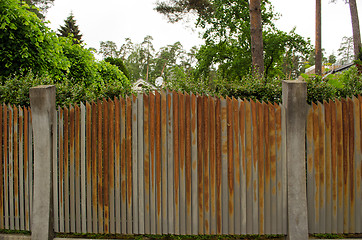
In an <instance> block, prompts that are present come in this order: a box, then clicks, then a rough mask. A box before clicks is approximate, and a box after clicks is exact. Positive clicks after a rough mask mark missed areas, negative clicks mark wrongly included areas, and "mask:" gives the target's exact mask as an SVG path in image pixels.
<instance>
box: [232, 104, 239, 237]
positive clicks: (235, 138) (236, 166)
mask: <svg viewBox="0 0 362 240" xmlns="http://www.w3.org/2000/svg"><path fill="white" fill-rule="evenodd" d="M232 114H233V116H232V118H233V125H232V129H233V148H234V152H233V154H234V157H233V158H234V179H233V181H234V196H235V199H234V201H235V203H234V216H235V234H241V219H240V217H241V193H240V190H241V181H240V180H241V162H240V160H241V159H240V152H241V148H240V137H241V136H240V115H239V101H238V100H237V99H235V98H233V99H232Z"/></svg>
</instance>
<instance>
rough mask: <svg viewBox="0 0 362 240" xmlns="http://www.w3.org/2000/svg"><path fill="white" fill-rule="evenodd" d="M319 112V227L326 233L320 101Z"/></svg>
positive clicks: (322, 115) (323, 147) (323, 141)
mask: <svg viewBox="0 0 362 240" xmlns="http://www.w3.org/2000/svg"><path fill="white" fill-rule="evenodd" d="M318 110H319V112H318V114H319V119H318V120H319V144H320V145H319V179H320V180H319V201H320V202H319V227H320V229H321V232H322V233H325V227H326V198H325V196H326V174H325V125H324V119H325V115H324V106H323V105H322V104H321V103H318Z"/></svg>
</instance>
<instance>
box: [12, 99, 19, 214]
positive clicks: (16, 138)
mask: <svg viewBox="0 0 362 240" xmlns="http://www.w3.org/2000/svg"><path fill="white" fill-rule="evenodd" d="M13 109H14V135H13V136H14V197H15V199H14V200H15V201H14V202H15V206H14V207H15V213H14V214H15V218H18V217H19V207H18V206H19V165H18V164H19V153H18V145H19V144H18V143H19V142H18V141H19V136H18V129H17V128H16V127H15V126H17V127H18V126H19V124H18V120H19V116H18V109H17V107H16V106H14V107H13ZM16 221H17V219H16Z"/></svg>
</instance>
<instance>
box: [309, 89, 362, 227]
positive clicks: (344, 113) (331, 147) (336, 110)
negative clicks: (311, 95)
mask: <svg viewBox="0 0 362 240" xmlns="http://www.w3.org/2000/svg"><path fill="white" fill-rule="evenodd" d="M361 135H362V97H361V96H359V97H358V98H356V97H354V98H353V99H346V100H341V101H338V100H336V101H329V102H323V104H322V103H318V104H313V105H312V106H310V107H309V110H308V115H307V177H308V180H307V192H308V215H309V216H308V217H309V219H308V222H309V232H310V233H361V232H362V209H361V207H362V189H361V181H362V177H361V172H362V151H361V149H362V141H361Z"/></svg>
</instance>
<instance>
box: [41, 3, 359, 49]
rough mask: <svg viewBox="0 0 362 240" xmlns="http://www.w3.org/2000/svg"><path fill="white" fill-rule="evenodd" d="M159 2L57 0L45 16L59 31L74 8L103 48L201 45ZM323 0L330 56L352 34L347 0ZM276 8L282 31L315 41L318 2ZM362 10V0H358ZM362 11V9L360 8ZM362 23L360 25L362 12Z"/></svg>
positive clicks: (88, 39)
mask: <svg viewBox="0 0 362 240" xmlns="http://www.w3.org/2000/svg"><path fill="white" fill-rule="evenodd" d="M155 2H156V0H130V1H129V0H128V1H126V0H102V1H99V0H55V2H54V6H52V7H51V8H50V9H49V11H48V14H47V20H48V21H50V24H49V27H51V28H52V29H53V30H57V29H58V28H59V26H60V25H63V24H64V20H65V19H66V18H67V17H68V16H69V14H70V12H73V14H74V17H75V19H76V21H77V24H78V25H79V29H80V31H81V33H82V34H83V39H84V42H85V43H86V44H87V46H88V47H94V48H96V49H98V48H99V43H100V41H114V42H115V43H117V45H118V47H120V46H121V44H123V43H124V39H125V38H126V37H129V38H131V39H132V41H133V42H134V43H140V42H142V40H143V38H144V37H145V36H147V35H151V36H152V37H153V39H154V41H153V44H154V46H155V48H156V50H157V49H158V48H160V47H162V46H166V45H168V44H173V43H175V42H177V41H180V42H181V43H182V45H183V46H184V48H185V49H190V48H191V47H192V46H195V45H200V44H202V42H203V41H202V40H201V38H200V37H199V34H198V32H197V31H195V29H194V23H193V22H192V20H190V21H189V22H182V23H177V24H171V23H168V22H167V19H166V18H165V17H163V16H162V15H161V14H159V13H157V12H156V11H154V10H153V9H154V7H155ZM329 2H330V0H322V48H324V49H325V50H326V52H327V55H329V54H331V53H332V52H333V51H334V53H335V54H337V50H338V48H339V46H340V43H341V40H342V37H344V36H352V26H351V17H350V12H349V6H348V4H345V3H344V0H337V3H329ZM271 3H272V5H273V6H274V7H275V12H278V13H280V14H281V17H280V20H278V21H277V22H276V24H277V26H278V28H279V29H281V30H284V31H287V32H289V31H290V30H292V29H293V27H296V32H297V33H298V34H300V35H302V36H304V37H308V38H310V39H311V42H312V44H314V38H315V37H314V36H315V32H314V31H315V22H314V19H315V0H271ZM357 7H358V8H360V9H361V8H362V0H357ZM359 12H361V11H359ZM359 17H360V18H359V19H360V25H361V26H362V22H361V19H362V16H359Z"/></svg>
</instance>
